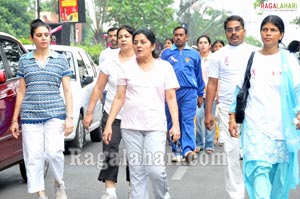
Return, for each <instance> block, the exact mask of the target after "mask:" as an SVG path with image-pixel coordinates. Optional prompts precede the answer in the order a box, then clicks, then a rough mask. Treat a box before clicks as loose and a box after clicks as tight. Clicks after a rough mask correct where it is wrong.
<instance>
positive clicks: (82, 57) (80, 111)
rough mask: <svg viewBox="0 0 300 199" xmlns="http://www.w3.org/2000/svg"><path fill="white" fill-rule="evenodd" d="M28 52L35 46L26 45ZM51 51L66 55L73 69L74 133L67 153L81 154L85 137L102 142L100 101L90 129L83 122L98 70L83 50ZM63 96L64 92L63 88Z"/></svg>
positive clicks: (62, 48) (58, 47) (60, 48)
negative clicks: (73, 150)
mask: <svg viewBox="0 0 300 199" xmlns="http://www.w3.org/2000/svg"><path fill="white" fill-rule="evenodd" d="M25 48H26V49H27V50H29V51H30V50H33V49H35V46H34V45H25ZM50 49H51V50H54V51H56V52H58V53H62V54H64V55H65V56H66V57H67V59H68V60H69V63H70V67H71V68H72V69H73V72H74V74H73V76H72V77H71V88H72V95H73V117H74V127H76V128H74V131H73V132H72V133H71V134H70V135H69V136H67V137H66V138H65V143H66V151H69V149H70V148H75V149H76V150H77V152H80V151H81V149H82V148H83V146H84V143H85V137H86V135H87V134H90V138H91V140H92V141H93V142H100V141H101V140H102V133H101V132H102V131H101V118H102V103H101V101H100V100H99V101H98V103H97V104H96V107H95V110H94V120H93V122H92V124H91V126H90V128H89V129H85V128H84V126H83V124H82V120H83V117H84V115H85V112H86V109H87V107H88V104H89V100H90V96H91V93H92V91H93V88H94V86H95V84H96V82H97V75H98V74H97V69H96V65H95V64H94V62H93V60H92V59H91V57H90V56H89V54H88V53H87V52H86V51H85V50H84V49H82V48H79V47H74V46H64V45H51V46H50ZM61 95H62V96H63V90H62V87H61Z"/></svg>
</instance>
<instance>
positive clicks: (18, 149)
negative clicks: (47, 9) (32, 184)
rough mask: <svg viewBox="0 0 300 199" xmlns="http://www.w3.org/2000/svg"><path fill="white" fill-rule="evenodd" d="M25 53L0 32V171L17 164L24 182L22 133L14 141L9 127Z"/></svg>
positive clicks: (6, 35) (14, 39)
mask: <svg viewBox="0 0 300 199" xmlns="http://www.w3.org/2000/svg"><path fill="white" fill-rule="evenodd" d="M26 52H27V51H26V49H25V48H24V46H23V45H22V44H21V43H20V42H19V41H18V40H17V39H16V38H14V37H12V36H11V35H8V34H6V33H3V32H0V171H2V170H4V169H6V168H9V167H11V166H14V165H16V164H19V167H20V171H21V175H22V177H23V179H24V180H25V181H26V180H27V178H26V170H25V165H24V161H23V150H22V131H21V130H20V132H21V133H20V136H19V138H18V139H15V138H14V137H13V136H12V134H11V133H10V131H9V127H10V124H11V120H12V116H13V112H14V107H15V102H16V95H17V92H18V87H19V80H18V78H17V77H16V72H17V69H18V62H19V58H20V57H21V55H22V54H24V53H26ZM19 126H20V127H21V125H19Z"/></svg>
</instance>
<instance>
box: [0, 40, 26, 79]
mask: <svg viewBox="0 0 300 199" xmlns="http://www.w3.org/2000/svg"><path fill="white" fill-rule="evenodd" d="M0 45H1V47H2V49H3V52H4V54H5V56H6V59H7V61H8V65H9V71H7V72H8V73H10V77H16V76H17V71H18V64H19V59H20V56H21V51H20V48H19V45H18V44H17V43H16V42H13V41H10V40H4V39H1V40H0ZM2 66H3V63H2Z"/></svg>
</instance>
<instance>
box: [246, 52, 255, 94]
mask: <svg viewBox="0 0 300 199" xmlns="http://www.w3.org/2000/svg"><path fill="white" fill-rule="evenodd" d="M254 54H255V52H254V51H253V52H252V53H251V55H250V57H249V59H248V63H247V69H246V72H245V79H244V84H247V88H250V77H251V72H250V70H251V66H252V62H253V57H254Z"/></svg>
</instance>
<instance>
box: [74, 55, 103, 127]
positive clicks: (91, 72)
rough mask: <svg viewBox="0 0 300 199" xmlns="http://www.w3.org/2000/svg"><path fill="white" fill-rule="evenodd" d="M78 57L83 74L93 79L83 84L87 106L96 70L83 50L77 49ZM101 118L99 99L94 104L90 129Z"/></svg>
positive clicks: (97, 123) (94, 82)
mask: <svg viewBox="0 0 300 199" xmlns="http://www.w3.org/2000/svg"><path fill="white" fill-rule="evenodd" d="M79 54H80V57H81V58H82V60H81V61H82V63H83V65H84V66H83V67H84V68H85V69H84V71H85V75H87V76H88V77H92V78H93V81H92V82H91V83H90V84H88V85H85V87H84V90H85V92H86V93H87V94H88V99H87V101H86V102H87V104H86V108H87V106H88V102H89V98H90V96H91V94H92V91H93V88H94V86H95V84H96V82H97V70H96V67H95V64H94V62H93V61H92V59H91V58H90V57H89V55H88V54H87V53H86V52H85V51H83V50H82V51H79ZM101 118H102V104H101V102H100V100H98V102H97V104H96V106H95V110H94V120H93V123H92V124H91V128H90V129H95V128H96V127H97V126H99V125H100V120H101Z"/></svg>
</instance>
